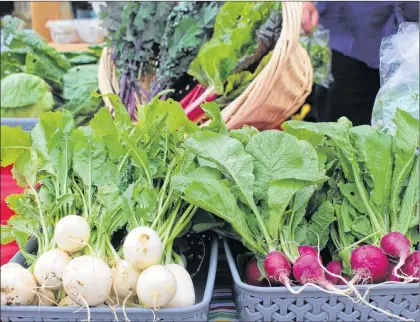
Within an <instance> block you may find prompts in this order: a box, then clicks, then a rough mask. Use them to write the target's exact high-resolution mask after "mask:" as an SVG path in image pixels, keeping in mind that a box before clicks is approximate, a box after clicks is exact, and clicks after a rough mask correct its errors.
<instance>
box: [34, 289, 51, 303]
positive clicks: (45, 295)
mask: <svg viewBox="0 0 420 322" xmlns="http://www.w3.org/2000/svg"><path fill="white" fill-rule="evenodd" d="M54 303H55V295H54V292H52V291H50V290H47V289H39V290H38V291H37V294H36V296H35V301H34V303H33V305H40V306H52V305H53V304H54Z"/></svg>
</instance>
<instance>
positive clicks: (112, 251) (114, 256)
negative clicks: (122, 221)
mask: <svg viewBox="0 0 420 322" xmlns="http://www.w3.org/2000/svg"><path fill="white" fill-rule="evenodd" d="M106 244H107V246H108V250H109V251H110V254H111V256H112V259H113V261H114V263H117V262H119V261H120V260H121V257H120V255H118V253H117V251H116V250H115V248H114V246H112V244H111V240H110V239H109V238H107V240H106ZM109 262H110V263H111V261H109ZM114 263H112V264H114Z"/></svg>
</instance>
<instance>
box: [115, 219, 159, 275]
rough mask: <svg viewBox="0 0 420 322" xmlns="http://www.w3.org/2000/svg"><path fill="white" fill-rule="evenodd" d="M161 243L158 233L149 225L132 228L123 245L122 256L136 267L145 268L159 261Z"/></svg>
mask: <svg viewBox="0 0 420 322" xmlns="http://www.w3.org/2000/svg"><path fill="white" fill-rule="evenodd" d="M162 252H163V245H162V241H161V240H160V238H159V235H158V234H157V233H156V232H155V231H154V230H153V229H151V228H149V227H145V226H142V227H137V228H134V229H133V230H132V231H130V233H129V234H128V235H127V237H126V238H125V241H124V245H123V253H124V258H125V259H126V260H127V261H128V262H129V263H130V264H131V265H133V266H134V267H135V268H137V269H146V268H148V267H150V266H152V265H155V264H157V263H158V262H159V260H160V259H161V257H162Z"/></svg>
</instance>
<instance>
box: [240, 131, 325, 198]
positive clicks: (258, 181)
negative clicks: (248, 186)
mask: <svg viewBox="0 0 420 322" xmlns="http://www.w3.org/2000/svg"><path fill="white" fill-rule="evenodd" d="M302 144H304V143H300V141H299V140H297V139H296V138H295V137H293V136H291V135H289V134H287V133H284V132H281V131H264V132H261V133H258V134H256V135H254V136H253V137H252V138H251V140H250V142H249V144H248V145H247V147H246V152H247V153H248V154H250V155H251V156H252V159H253V162H254V167H255V168H254V174H255V183H254V194H255V198H256V200H261V199H265V198H267V193H268V192H267V191H268V188H269V185H270V182H271V181H272V180H273V179H299V180H304V181H308V182H312V183H320V182H323V181H325V180H326V179H327V177H325V176H324V175H323V174H322V173H320V172H319V170H318V166H319V163H318V157H317V155H316V152H315V150H314V149H313V147H312V146H311V145H310V144H309V145H302Z"/></svg>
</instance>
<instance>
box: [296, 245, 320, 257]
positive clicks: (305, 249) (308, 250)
mask: <svg viewBox="0 0 420 322" xmlns="http://www.w3.org/2000/svg"><path fill="white" fill-rule="evenodd" d="M298 252H299V255H301V256H302V255H305V254H311V255H314V256H318V252H317V250H316V249H315V248H314V247H312V246H308V245H300V246H298Z"/></svg>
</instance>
